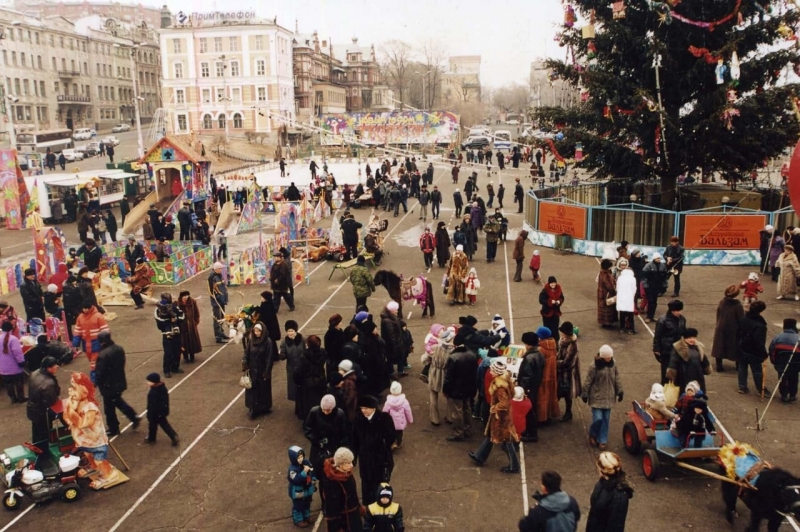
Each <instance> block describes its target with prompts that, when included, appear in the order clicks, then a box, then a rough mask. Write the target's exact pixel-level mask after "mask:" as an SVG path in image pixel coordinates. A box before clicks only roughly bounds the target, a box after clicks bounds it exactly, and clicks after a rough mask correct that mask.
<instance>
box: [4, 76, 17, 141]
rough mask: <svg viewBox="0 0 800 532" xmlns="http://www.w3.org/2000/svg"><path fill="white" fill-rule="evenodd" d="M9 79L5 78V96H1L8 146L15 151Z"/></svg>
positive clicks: (15, 137)
mask: <svg viewBox="0 0 800 532" xmlns="http://www.w3.org/2000/svg"><path fill="white" fill-rule="evenodd" d="M8 83H9V79H8V78H6V81H5V83H4V85H5V90H4V92H5V95H4V96H3V97H4V98H5V99H6V102H5V107H6V116H7V117H8V144H9V146H11V148H12V149H15V150H16V149H17V131H16V130H15V129H14V105H13V104H14V99H15V98H14V96H12V95H11V92H9V89H10V87H9V86H8Z"/></svg>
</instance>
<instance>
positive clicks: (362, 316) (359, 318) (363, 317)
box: [355, 310, 369, 323]
mask: <svg viewBox="0 0 800 532" xmlns="http://www.w3.org/2000/svg"><path fill="white" fill-rule="evenodd" d="M368 319H369V313H368V312H364V311H363V310H362V311H361V312H358V313H357V314H356V316H355V320H356V322H358V323H363V322H365V321H367V320H368Z"/></svg>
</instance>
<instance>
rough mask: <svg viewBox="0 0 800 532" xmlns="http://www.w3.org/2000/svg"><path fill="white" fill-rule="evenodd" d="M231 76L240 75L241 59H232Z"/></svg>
mask: <svg viewBox="0 0 800 532" xmlns="http://www.w3.org/2000/svg"><path fill="white" fill-rule="evenodd" d="M231 77H232V78H237V77H239V61H231Z"/></svg>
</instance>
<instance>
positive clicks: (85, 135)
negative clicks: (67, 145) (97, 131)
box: [72, 127, 93, 140]
mask: <svg viewBox="0 0 800 532" xmlns="http://www.w3.org/2000/svg"><path fill="white" fill-rule="evenodd" d="M92 131H93V130H92V129H89V128H88V127H83V128H79V129H76V130H75V131H73V132H72V140H89V139H90V138H92Z"/></svg>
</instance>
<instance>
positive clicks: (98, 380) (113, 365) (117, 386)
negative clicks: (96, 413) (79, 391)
mask: <svg viewBox="0 0 800 532" xmlns="http://www.w3.org/2000/svg"><path fill="white" fill-rule="evenodd" d="M97 340H98V341H99V342H100V353H98V355H97V362H95V368H94V378H95V384H97V387H98V388H99V389H100V395H102V396H103V410H105V414H106V429H107V430H106V434H107V435H108V436H109V437H111V436H116V435H117V434H119V419H117V408H119V409H120V410H121V411H122V413H123V414H125V417H127V418H128V419H129V420H130V421H131V423H133V430H136V429H138V428H139V416H138V415H137V414H136V411H135V410H134V409H133V408H131V406H130V405H129V404H128V403H126V402H125V400H124V399H123V398H122V392H124V391H125V390H127V389H128V382H127V380H126V379H125V350H124V349H123V348H122V346H119V345H117V344H115V343H114V340H112V339H111V333H110V332H108V331H103V332H101V333H100V334H98V335H97Z"/></svg>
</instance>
